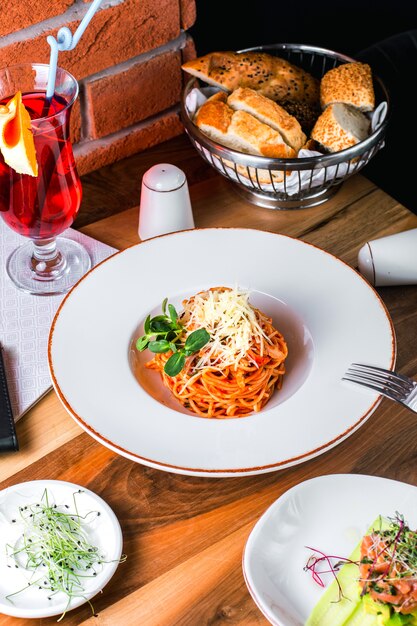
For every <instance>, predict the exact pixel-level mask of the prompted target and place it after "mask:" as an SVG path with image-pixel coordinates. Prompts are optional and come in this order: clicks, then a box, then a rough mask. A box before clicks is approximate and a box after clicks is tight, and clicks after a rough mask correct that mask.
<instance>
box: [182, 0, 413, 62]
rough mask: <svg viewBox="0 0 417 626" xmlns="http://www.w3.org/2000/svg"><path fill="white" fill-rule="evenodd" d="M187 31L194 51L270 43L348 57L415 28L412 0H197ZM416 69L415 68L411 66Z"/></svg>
mask: <svg viewBox="0 0 417 626" xmlns="http://www.w3.org/2000/svg"><path fill="white" fill-rule="evenodd" d="M196 4H197V20H196V23H195V25H194V26H193V27H192V28H191V29H190V31H189V32H190V33H191V35H192V36H193V39H194V42H195V45H196V49H197V54H198V55H202V54H206V53H207V52H214V51H219V50H239V49H241V48H249V47H252V46H260V45H268V44H274V43H305V44H310V45H316V46H321V47H323V48H330V49H331V50H336V51H337V52H342V53H344V54H348V55H353V54H354V53H356V52H359V51H360V50H362V49H363V48H366V47H368V46H369V45H371V44H373V43H375V42H377V41H380V40H381V39H385V38H386V37H389V36H390V35H393V34H396V33H399V32H402V31H406V30H410V29H413V28H417V2H416V0H414V1H413V0H411V1H409V2H404V0H399V1H396V0H391V1H390V2H388V1H387V0H380V1H376V0H344V1H340V0H333V1H330V0H324V1H321V0H285V1H282V0H252V2H244V1H242V0H239V1H236V0H235V1H234V2H231V1H230V0H229V1H228V0H196ZM416 69H417V68H416Z"/></svg>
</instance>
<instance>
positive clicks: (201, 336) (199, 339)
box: [184, 328, 210, 354]
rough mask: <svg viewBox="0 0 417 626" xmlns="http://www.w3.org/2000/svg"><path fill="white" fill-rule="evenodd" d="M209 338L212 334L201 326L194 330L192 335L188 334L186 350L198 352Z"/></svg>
mask: <svg viewBox="0 0 417 626" xmlns="http://www.w3.org/2000/svg"><path fill="white" fill-rule="evenodd" d="M209 340H210V335H209V334H208V332H207V331H206V329H205V328H199V329H198V330H195V331H194V332H192V333H191V335H188V337H187V340H186V342H185V344H184V350H186V351H187V353H191V354H192V353H193V352H197V351H198V350H200V348H202V347H203V346H205V345H206V343H208V341H209Z"/></svg>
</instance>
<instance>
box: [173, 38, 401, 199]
mask: <svg viewBox="0 0 417 626" xmlns="http://www.w3.org/2000/svg"><path fill="white" fill-rule="evenodd" d="M239 52H265V53H268V54H271V55H275V56H278V57H281V58H283V59H286V60H287V61H289V62H290V63H293V64H294V65H297V66H298V67H301V68H302V69H304V70H306V71H308V72H310V73H311V74H312V75H313V76H315V77H316V78H319V79H320V78H321V77H322V76H323V75H324V74H325V73H326V72H327V71H328V70H330V69H332V68H333V67H336V66H337V65H340V64H341V63H346V62H353V61H355V59H353V58H351V57H348V56H346V55H343V54H340V53H338V52H333V51H331V50H326V49H325V48H319V47H315V46H309V45H304V44H284V43H283V44H275V45H270V46H258V47H255V48H247V49H245V50H240V51H239ZM373 79H374V89H375V100H376V107H377V108H376V111H375V113H374V115H373V117H372V121H371V129H372V132H371V133H370V135H369V136H368V137H367V138H366V139H365V140H364V141H361V142H359V143H358V144H356V145H354V146H352V147H350V148H347V149H345V150H341V151H340V152H335V153H331V154H324V153H323V154H321V153H318V152H316V151H314V152H312V151H308V150H301V151H300V153H299V155H298V157H297V158H293V159H272V158H268V157H264V156H254V155H251V154H245V153H243V152H238V151H237V150H233V149H231V148H226V147H225V146H222V145H220V144H218V143H216V142H215V141H213V140H212V139H210V138H209V137H208V136H207V135H205V134H204V133H202V132H201V131H200V129H199V128H198V127H197V126H196V125H195V124H194V122H193V113H194V112H193V111H192V110H191V109H190V106H189V103H190V96H192V95H193V94H192V92H193V90H194V91H195V90H196V88H197V89H198V91H199V92H200V93H201V94H203V96H204V94H206V97H208V96H209V95H211V94H212V93H213V88H212V87H207V86H203V87H202V86H201V83H200V82H199V81H198V80H197V79H196V78H191V80H189V81H188V82H187V84H186V86H185V89H184V93H183V98H182V101H181V118H182V122H183V124H184V127H185V131H186V133H187V135H188V137H189V139H190V140H191V143H192V144H193V145H194V147H195V148H196V149H197V151H198V152H199V153H200V155H201V156H202V157H203V158H204V159H205V160H206V161H207V162H208V163H210V165H212V166H213V167H214V168H215V169H216V170H217V171H218V172H219V173H220V174H222V175H223V176H225V177H226V178H227V179H229V180H231V181H233V182H234V183H235V188H236V190H237V191H238V192H239V193H240V194H241V195H242V196H243V197H244V198H245V199H246V200H248V201H249V202H251V203H253V204H255V205H257V206H261V207H265V208H269V209H301V208H307V207H311V206H316V205H319V204H322V203H323V202H325V201H327V200H328V199H329V198H330V197H331V196H332V195H333V194H334V193H335V192H336V191H337V190H338V189H339V188H340V185H341V184H342V183H343V182H344V181H345V180H346V179H347V178H349V177H350V176H352V175H353V174H356V173H357V172H358V171H359V170H361V169H362V168H363V167H364V166H365V165H366V164H367V163H368V162H369V161H370V160H371V159H372V157H373V156H374V155H375V154H376V153H377V152H378V150H380V149H381V148H382V147H383V146H384V139H385V132H386V128H387V124H388V120H389V112H390V107H389V94H388V91H387V89H386V87H385V86H384V84H383V83H382V81H381V80H380V79H379V78H378V77H377V76H375V75H373Z"/></svg>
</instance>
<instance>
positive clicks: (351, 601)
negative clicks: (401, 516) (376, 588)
mask: <svg viewBox="0 0 417 626" xmlns="http://www.w3.org/2000/svg"><path fill="white" fill-rule="evenodd" d="M381 523H382V525H381ZM384 525H385V524H384V520H383V518H381V517H377V519H376V520H375V521H374V523H373V524H371V526H369V529H368V531H367V533H366V534H369V533H370V532H371V531H372V530H373V529H374V528H378V529H379V528H383V527H384ZM386 526H388V524H387V525H386ZM361 543H362V541H360V542H359V543H358V545H357V546H356V547H355V549H354V550H353V552H352V554H351V555H350V557H349V559H350V560H351V561H356V562H357V561H359V559H360V546H361ZM337 579H338V581H339V584H340V586H341V588H342V591H343V597H342V598H341V599H340V591H339V587H338V584H337V581H336V580H334V581H333V582H332V583H330V585H329V586H328V587H327V589H326V590H325V591H324V592H323V594H322V596H321V597H320V599H319V601H318V602H317V604H316V605H315V607H314V608H313V610H312V612H311V613H310V615H309V617H308V619H307V621H306V623H305V626H384V624H383V622H381V619H380V618H381V616H380V615H377V614H375V613H374V614H372V613H370V612H367V611H366V610H365V606H364V604H363V601H362V600H363V598H362V597H361V589H360V585H359V584H358V580H357V579H358V566H357V565H355V564H354V563H346V564H345V565H343V567H342V568H341V569H340V571H339V572H338V573H337ZM388 617H389V615H388ZM390 626H391V625H390ZM393 626H396V625H395V624H394V625H393ZM402 626H403V625H402Z"/></svg>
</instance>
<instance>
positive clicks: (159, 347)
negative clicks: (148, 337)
mask: <svg viewBox="0 0 417 626" xmlns="http://www.w3.org/2000/svg"><path fill="white" fill-rule="evenodd" d="M148 348H149V350H150V351H151V352H157V353H159V352H168V350H170V349H171V348H170V346H169V341H166V339H160V340H159V341H151V342H150V343H149V345H148Z"/></svg>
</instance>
